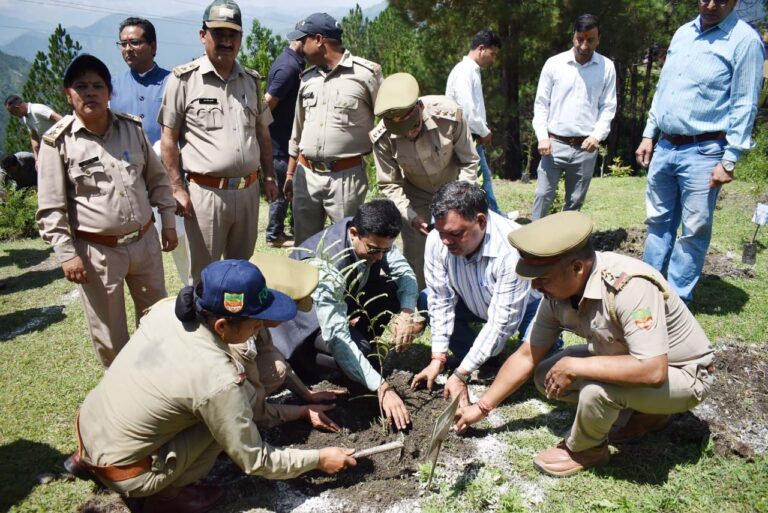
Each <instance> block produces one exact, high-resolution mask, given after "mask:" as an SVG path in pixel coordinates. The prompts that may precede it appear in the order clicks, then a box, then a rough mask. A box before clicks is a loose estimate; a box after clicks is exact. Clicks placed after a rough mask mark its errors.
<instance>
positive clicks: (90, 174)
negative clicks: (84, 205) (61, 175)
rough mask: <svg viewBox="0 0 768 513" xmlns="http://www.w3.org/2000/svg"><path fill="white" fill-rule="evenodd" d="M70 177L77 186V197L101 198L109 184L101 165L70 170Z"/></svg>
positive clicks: (74, 167)
mask: <svg viewBox="0 0 768 513" xmlns="http://www.w3.org/2000/svg"><path fill="white" fill-rule="evenodd" d="M69 177H70V179H71V180H72V183H74V184H75V195H76V196H100V195H102V194H104V192H105V189H106V187H107V185H108V183H109V179H108V177H107V173H106V170H105V169H104V165H103V164H101V163H100V162H99V163H95V164H91V165H88V166H85V167H80V166H73V167H71V168H69Z"/></svg>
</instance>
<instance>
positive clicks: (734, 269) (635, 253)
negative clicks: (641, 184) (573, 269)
mask: <svg viewBox="0 0 768 513" xmlns="http://www.w3.org/2000/svg"><path fill="white" fill-rule="evenodd" d="M645 236H646V231H645V229H644V228H635V227H631V228H629V229H624V228H618V229H616V230H606V231H602V232H595V233H593V234H592V244H593V245H594V246H595V249H596V250H598V251H615V252H616V253H621V254H622V255H628V256H631V257H634V258H639V259H642V258H643V247H644V245H645ZM737 265H738V264H737V263H736V262H734V261H733V259H731V258H729V257H728V256H727V255H723V254H720V253H708V254H707V256H706V257H705V258H704V270H703V271H702V275H703V278H705V279H706V278H708V277H718V278H722V277H724V276H728V277H730V278H745V279H751V278H754V277H755V271H754V269H752V268H750V267H743V268H742V267H738V266H737Z"/></svg>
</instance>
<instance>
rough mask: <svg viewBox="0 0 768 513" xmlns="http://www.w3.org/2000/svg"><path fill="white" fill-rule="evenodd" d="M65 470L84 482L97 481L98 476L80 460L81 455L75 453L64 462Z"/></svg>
mask: <svg viewBox="0 0 768 513" xmlns="http://www.w3.org/2000/svg"><path fill="white" fill-rule="evenodd" d="M64 470H65V471H66V472H67V473H69V474H72V475H73V476H75V477H76V478H77V479H82V480H83V481H96V476H95V475H94V474H93V472H91V470H90V469H89V468H88V465H86V464H85V463H83V461H82V460H81V459H80V454H78V453H76V452H73V453H72V455H71V456H70V457H69V458H67V459H66V460H65V461H64Z"/></svg>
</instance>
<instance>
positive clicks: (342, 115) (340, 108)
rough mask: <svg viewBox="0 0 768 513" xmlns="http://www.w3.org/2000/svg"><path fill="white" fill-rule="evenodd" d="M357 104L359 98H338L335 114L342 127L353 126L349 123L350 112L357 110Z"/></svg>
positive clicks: (335, 104) (335, 103) (334, 108)
mask: <svg viewBox="0 0 768 513" xmlns="http://www.w3.org/2000/svg"><path fill="white" fill-rule="evenodd" d="M357 103H358V102H357V98H351V97H349V96H337V97H336V101H335V102H334V104H333V113H334V115H335V116H336V117H337V119H338V121H339V123H340V124H341V125H343V126H349V125H351V124H352V123H350V121H349V113H350V111H352V110H355V109H357Z"/></svg>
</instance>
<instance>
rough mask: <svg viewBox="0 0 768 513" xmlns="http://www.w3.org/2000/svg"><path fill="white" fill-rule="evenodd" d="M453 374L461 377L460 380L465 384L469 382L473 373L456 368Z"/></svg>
mask: <svg viewBox="0 0 768 513" xmlns="http://www.w3.org/2000/svg"><path fill="white" fill-rule="evenodd" d="M453 375H454V376H456V377H457V378H458V379H459V381H461V382H462V383H464V384H465V385H466V384H467V383H468V382H469V378H470V376H471V374H464V373H463V372H460V371H459V369H456V370H454V371H453Z"/></svg>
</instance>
